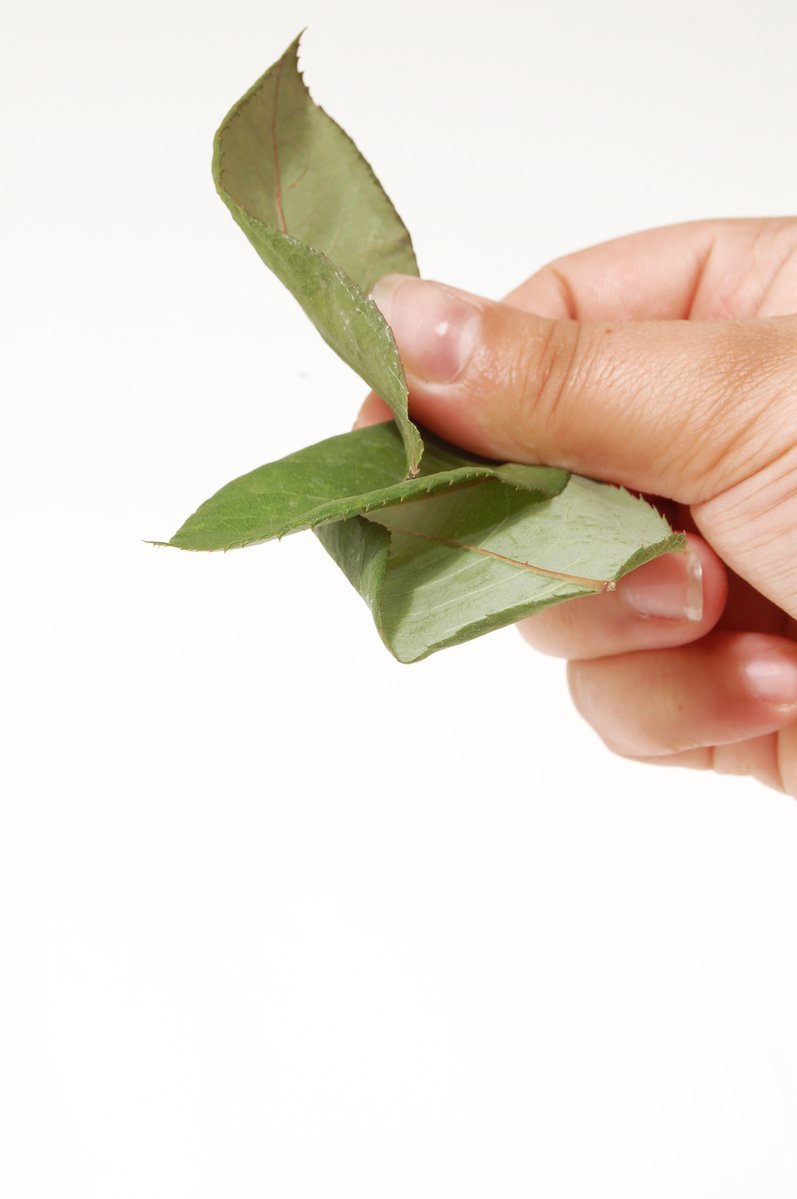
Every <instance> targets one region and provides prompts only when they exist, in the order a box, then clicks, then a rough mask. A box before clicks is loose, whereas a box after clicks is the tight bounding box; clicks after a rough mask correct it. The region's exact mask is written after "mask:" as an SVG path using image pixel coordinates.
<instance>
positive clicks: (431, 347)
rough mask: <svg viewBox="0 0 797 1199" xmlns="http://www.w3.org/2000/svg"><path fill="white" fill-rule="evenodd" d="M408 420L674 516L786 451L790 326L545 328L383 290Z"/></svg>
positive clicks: (415, 286) (491, 308)
mask: <svg viewBox="0 0 797 1199" xmlns="http://www.w3.org/2000/svg"><path fill="white" fill-rule="evenodd" d="M371 294H372V299H373V300H374V302H375V303H376V304H377V306H378V307H379V308H380V310H381V311H382V313H383V315H384V317H385V319H386V320H387V322H388V324H390V326H391V327H392V329H393V333H394V336H395V338H396V344H397V346H398V350H399V354H400V356H401V360H402V362H403V364H404V368H405V372H406V375H407V383H408V385H409V389H410V406H411V411H412V414H413V416H414V417H415V419H417V420H418V421H419V422H420V424H422V425H424V426H425V427H426V428H428V429H430V430H431V431H432V432H433V433H436V434H437V435H438V436H441V437H444V438H445V439H446V440H448V441H451V442H454V443H455V444H457V445H460V446H463V447H464V448H466V449H469V450H471V451H472V452H474V453H477V454H483V455H485V456H487V457H490V458H499V459H501V460H505V461H506V460H512V461H520V462H544V463H549V464H551V465H556V466H563V467H567V468H568V469H570V470H573V471H576V472H577V473H579V474H585V475H589V476H591V477H592V478H598V479H605V480H607V481H609V482H614V483H622V484H624V485H625V486H627V487H631V488H634V489H636V490H639V491H646V492H650V493H654V494H657V495H664V496H668V497H670V498H671V499H675V500H678V501H679V502H681V503H686V504H693V503H698V502H700V501H703V500H708V499H710V498H712V497H713V496H716V495H718V494H719V493H720V492H722V491H724V490H726V489H727V488H729V487H731V486H733V485H734V484H736V483H738V482H740V481H741V480H742V479H745V478H749V477H750V476H751V475H752V474H754V473H756V472H757V471H759V470H761V469H763V468H764V467H765V466H766V465H767V464H768V463H770V462H773V461H774V460H775V459H776V458H778V457H779V456H780V455H782V454H783V453H784V452H785V451H786V449H787V448H788V447H789V446H793V445H794V443H795V441H797V419H796V418H795V415H794V412H793V409H794V403H793V390H794V385H793V379H794V377H795V366H796V365H797V318H795V317H779V318H773V319H766V320H754V321H625V322H624V321H610V322H600V323H599V322H592V323H590V322H577V321H553V320H547V319H545V318H543V317H538V316H534V315H532V314H529V313H527V312H522V311H520V310H519V309H517V308H513V307H512V306H511V305H509V304H498V303H494V302H492V301H489V300H485V299H481V298H480V297H477V296H473V295H470V294H468V293H467V292H463V291H458V290H456V289H454V288H449V287H445V286H443V285H441V284H439V283H432V282H428V281H426V280H420V279H415V278H411V277H407V276H403V275H388V276H385V277H384V278H383V279H380V280H379V282H378V283H377V284H376V286H375V287H374V289H373V291H372V293H371Z"/></svg>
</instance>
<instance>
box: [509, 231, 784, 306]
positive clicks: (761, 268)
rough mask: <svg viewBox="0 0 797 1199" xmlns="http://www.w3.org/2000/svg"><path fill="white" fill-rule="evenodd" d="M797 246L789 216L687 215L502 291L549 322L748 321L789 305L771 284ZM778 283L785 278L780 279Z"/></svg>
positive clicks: (602, 246)
mask: <svg viewBox="0 0 797 1199" xmlns="http://www.w3.org/2000/svg"><path fill="white" fill-rule="evenodd" d="M795 250H797V222H795V221H794V220H793V219H791V218H773V217H766V218H750V219H733V220H708V221H690V222H687V223H685V224H681V225H669V226H666V227H664V228H661V229H648V230H646V231H644V232H641V233H632V234H630V235H629V236H626V237H620V238H617V239H615V240H613V241H608V242H603V243H602V244H600V245H597V246H591V247H590V248H589V249H586V250H580V251H578V252H576V253H574V254H567V255H566V256H565V257H563V258H558V259H556V260H555V261H554V262H551V263H549V264H548V265H547V266H544V267H543V268H542V270H540V271H537V273H536V274H534V275H532V277H531V278H530V279H527V280H526V282H525V283H521V285H520V286H519V287H516V288H515V289H514V290H513V291H511V292H510V293H509V295H508V296H506V297H505V301H504V302H505V303H507V304H512V305H513V306H514V307H516V308H520V309H522V310H523V311H525V312H534V313H536V314H537V315H539V316H545V317H549V318H551V319H553V320H562V319H567V320H578V321H618V320H623V321H627V320H688V319H690V318H691V319H699V320H723V319H733V320H747V319H750V318H753V317H761V316H771V315H778V311H779V312H780V313H781V314H782V313H784V312H791V311H793V304H794V280H793V279H792V280H791V283H790V291H791V296H790V297H789V298H790V301H791V302H790V304H787V305H786V306H785V307H784V305H783V301H782V300H781V298H780V294H779V289H775V290H774V291H773V288H772V287H771V285H772V284H773V283H774V282H775V280H776V279H777V277H778V272H779V271H780V270H781V268H782V267H783V264H784V260H785V259H786V258H787V257H788V255H789V254H790V253H793V252H794V251H795ZM782 282H783V283H785V282H786V281H785V280H783V281H782Z"/></svg>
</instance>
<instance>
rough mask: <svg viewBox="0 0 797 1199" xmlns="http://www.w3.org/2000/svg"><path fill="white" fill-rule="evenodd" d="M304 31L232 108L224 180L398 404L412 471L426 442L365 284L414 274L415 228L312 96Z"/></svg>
mask: <svg viewBox="0 0 797 1199" xmlns="http://www.w3.org/2000/svg"><path fill="white" fill-rule="evenodd" d="M298 49H299V38H297V39H296V40H295V41H294V42H293V43H292V44H291V45H290V46H289V47H288V49H287V50H286V52H285V54H283V56H282V58H280V59H279V61H278V62H276V63H275V64H274V65H273V66H272V67H270V68H269V69H268V71H266V73H265V75H263V76H262V78H260V79H259V80H258V81H257V83H255V84H254V86H253V87H252V88H250V90H249V91H248V92H247V93H246V95H245V96H243V97H242V99H241V100H239V101H238V103H237V104H236V105H235V106H234V107H233V108H232V109H231V111H230V112H229V113H228V114H227V116H226V117H225V119H224V121H223V122H222V124H221V126H220V128H219V130H218V132H217V134H216V138H215V142H214V155H213V177H214V179H215V182H216V187H217V189H218V191H219V194H220V195H221V197H222V199H223V200H224V202H225V204H226V205H227V207H228V208H229V209H230V212H231V213H232V215H233V217H234V218H235V220H236V221H237V222H238V224H239V225H240V226H241V228H242V229H243V231H244V233H245V234H246V236H247V237H248V238H249V240H250V241H251V243H252V245H253V246H254V247H255V249H256V250H257V252H258V254H259V255H260V257H261V258H262V259H263V261H264V262H265V263H266V265H267V266H269V267H270V268H271V270H273V271H274V272H275V274H276V275H277V276H278V277H279V279H280V280H281V281H282V282H283V283H284V284H285V286H286V287H287V288H288V289H289V290H290V291H291V292H292V293H293V295H294V296H295V297H296V299H297V300H298V301H299V303H300V304H301V306H302V308H303V309H304V310H305V312H306V313H307V315H308V316H309V317H310V319H311V320H312V322H313V324H314V325H315V326H316V328H317V329H318V330H319V332H320V333H321V335H322V337H323V338H324V339H325V341H327V343H328V344H329V345H330V346H331V347H332V348H333V349H334V350H335V351H336V352H337V353H338V354H339V355H340V357H341V358H342V359H343V360H344V362H346V363H348V365H349V366H351V367H352V368H353V369H354V370H355V371H356V372H357V374H358V375H359V376H360V377H361V378H362V379H364V380H365V382H366V383H367V384H368V386H369V387H371V388H373V390H374V391H376V392H377V393H378V394H379V395H380V396H381V397H382V398H383V399H384V400H385V401H386V403H387V404H388V405H389V406H390V408H391V410H392V412H393V414H394V416H395V418H396V421H397V423H398V425H399V428H400V430H401V435H402V438H403V441H404V446H405V450H406V455H407V464H408V469H409V473H410V474H414V473H415V472H416V471H417V468H418V464H419V462H420V456H421V453H422V452H423V444H422V441H421V437H420V434H419V433H418V430H417V428H416V427H415V425H414V424H413V423H412V421H411V420H410V419H409V416H408V413H407V384H406V381H405V379H404V371H403V368H402V366H401V361H400V359H399V356H398V351H397V350H396V344H395V341H394V339H393V334H392V333H391V331H390V328H389V326H388V325H387V324H386V322H385V320H384V318H383V317H382V314H381V313H380V312H379V310H378V308H377V307H376V305H375V304H373V303H372V302H371V301H370V300H369V299H368V298H367V296H366V294H365V293H366V292H367V291H368V289H369V288H370V287H371V285H372V284H373V283H374V282H375V281H376V280H377V279H378V278H379V276H380V275H383V274H386V273H388V272H391V271H396V272H399V273H402V274H411V275H417V274H418V266H417V263H416V261H415V255H414V253H413V249H412V243H411V241H410V236H409V233H408V232H407V230H406V228H405V226H404V224H403V223H402V221H401V219H400V217H399V216H398V213H397V212H396V210H395V209H394V207H393V205H392V204H391V202H390V200H389V199H388V198H387V196H386V195H385V193H384V191H383V190H382V188H381V186H380V185H379V183H378V181H377V179H376V177H375V175H374V173H373V171H372V170H371V168H370V166H369V165H368V163H367V162H366V161H365V159H364V158H363V157H362V155H361V154H360V152H359V151H358V149H357V148H356V146H355V145H354V143H353V142H352V141H351V139H350V138H349V137H348V135H347V134H346V133H344V132H343V130H342V129H341V128H340V126H339V125H337V124H336V123H335V121H333V120H332V119H331V118H330V117H329V116H327V114H326V113H325V112H324V111H323V109H321V108H318V107H317V106H316V105H315V104H314V103H313V101H312V99H311V98H310V93H309V92H308V91H307V88H306V87H305V85H304V81H303V80H302V77H301V74H300V73H299V69H298V61H297V60H298Z"/></svg>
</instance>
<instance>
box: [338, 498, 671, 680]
mask: <svg viewBox="0 0 797 1199" xmlns="http://www.w3.org/2000/svg"><path fill="white" fill-rule="evenodd" d="M408 515H411V519H412V522H413V527H414V529H415V530H416V531H418V530H420V531H421V532H423V531H424V530H426V531H427V532H433V533H434V534H435V535H436V536H441V537H444V538H445V537H451V538H453V539H454V540H456V541H459V542H465V543H468V544H471V545H487V546H488V547H489V548H492V549H494V550H497V551H498V552H499V553H502V554H505V555H507V556H508V557H511V558H513V559H516V560H518V561H523V560H525V561H527V562H529V563H532V564H536V565H537V566H542V567H548V568H551V569H553V570H556V571H561V572H563V573H566V574H568V575H572V576H582V577H584V576H586V577H589V578H592V579H606V580H610V581H616V580H617V579H619V578H621V577H622V575H623V574H624V573H626V572H627V571H628V570H629V569H632V568H635V567H636V566H639V565H642V563H643V562H645V561H649V560H650V559H651V558H653V557H657V556H659V555H660V554H663V553H669V552H673V551H676V550H679V549H682V548H683V547H684V546H685V539H684V537H683V535H682V534H677V533H673V532H672V530H671V529H670V528H669V526H668V525H667V523H666V521H665V520H664V518H663V517H662V516H661V515H660V514H659V513H658V512H657V511H656V510H655V509H654V508H652V507H651V506H650V505H649V504H646V503H645V501H643V500H640V499H637V498H636V497H634V496H632V495H630V494H629V493H628V492H626V491H623V490H622V489H621V488H616V487H612V486H611V485H610V484H605V483H595V482H593V481H592V480H589V479H582V478H580V477H579V476H571V477H570V480H569V482H568V484H567V486H566V487H565V488H564V489H563V491H562V492H560V494H559V495H557V496H555V497H554V498H552V499H550V500H546V501H544V502H541V503H534V502H533V500H532V501H530V499H529V498H527V497H526V496H525V495H524V493H523V492H522V491H520V490H518V489H517V488H512V487H510V486H509V485H507V484H505V483H502V482H501V481H500V480H498V479H494V480H490V481H488V482H486V483H484V484H483V485H482V486H481V487H480V488H479V491H478V496H476V495H473V494H470V493H466V492H458V493H456V494H455V495H440V496H436V497H431V498H429V499H428V500H426V501H423V502H419V503H418V504H414V505H412V506H411V507H408V508H404V509H402V508H391V509H385V510H382V511H380V512H379V513H372V514H371V515H370V516H368V517H367V518H366V517H360V518H359V519H361V520H363V519H368V520H370V521H372V522H374V523H377V522H378V523H380V524H382V525H383V526H384V527H385V528H387V529H388V530H389V531H390V532H391V542H390V554H389V559H388V564H387V567H386V570H385V574H384V579H383V585H382V587H381V589H380V591H379V594H378V596H376V597H374V598H373V599H372V602H371V607H372V611H373V612H374V618H375V621H376V624H377V627H378V628H379V630H380V634H381V636H382V639H383V640H384V642H385V644H386V645H387V647H388V649H390V651H391V653H393V654H394V656H395V657H396V658H398V660H399V661H401V662H417V661H420V660H421V659H422V658H425V657H428V656H429V654H432V653H435V652H436V651H438V650H440V649H445V648H448V647H449V646H452V645H458V644H461V643H462V642H464V641H468V640H470V639H471V638H473V637H477V636H480V635H481V634H483V633H486V632H490V631H491V630H493V629H497V628H501V627H503V626H505V625H507V624H511V623H513V622H515V621H517V620H520V619H522V618H523V617H525V616H529V615H532V614H533V613H534V612H537V611H541V610H542V609H543V608H546V607H549V606H551V605H552V604H555V603H561V602H563V601H565V600H570V599H576V598H579V597H581V596H587V595H589V594H592V593H593V590H594V589H591V588H587V587H585V586H583V585H580V584H579V583H577V582H567V581H563V580H561V579H555V578H546V577H544V576H540V575H536V574H535V573H534V572H529V571H523V570H517V569H513V567H512V566H510V565H508V564H506V563H501V562H497V561H496V560H495V559H492V558H490V557H483V556H482V555H480V554H474V553H468V551H467V550H466V549H456V548H453V547H451V546H447V545H445V544H441V543H440V542H435V541H434V540H429V541H428V542H426V543H424V542H423V541H422V540H419V539H418V538H416V537H415V536H414V535H402V533H401V531H400V530H401V527H402V524H403V523H404V522H406V520H407V517H408ZM347 523H348V522H347ZM329 528H330V526H326V527H324V528H320V529H316V530H315V532H316V536H317V537H318V538H319V540H320V541H321V542H322V544H325V545H326V541H327V538H328V536H329V533H328V530H329ZM343 530H345V525H344V526H342V528H341V529H338V530H337V531H336V534H335V536H336V554H335V556H336V560H337V561H338V562H339V564H340V562H341V558H345V543H344V540H343V539H344V537H345V532H344V531H343ZM344 569H345V566H344Z"/></svg>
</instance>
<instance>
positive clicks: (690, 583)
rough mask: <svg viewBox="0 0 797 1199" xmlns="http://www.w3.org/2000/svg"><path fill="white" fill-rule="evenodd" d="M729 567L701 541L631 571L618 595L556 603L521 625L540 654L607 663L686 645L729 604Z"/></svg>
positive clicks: (691, 540)
mask: <svg viewBox="0 0 797 1199" xmlns="http://www.w3.org/2000/svg"><path fill="white" fill-rule="evenodd" d="M726 593H727V579H726V572H725V568H724V566H723V565H722V563H721V562H720V560H719V558H718V557H717V556H716V554H715V553H714V552H713V550H712V549H711V548H710V547H709V546H708V545H707V544H706V543H705V541H703V540H702V538H700V537H693V536H690V538H689V550H688V551H687V553H679V554H667V555H666V556H665V557H663V558H657V559H656V560H655V561H654V562H649V563H647V565H645V566H641V567H640V568H639V569H638V570H635V571H632V572H631V574H629V575H626V576H625V578H623V579H621V580H620V582H619V583H618V585H617V588H616V590H615V591H611V592H605V593H603V594H601V595H595V596H590V597H588V598H585V599H583V600H577V601H574V602H573V603H567V604H557V605H556V606H555V607H553V608H548V609H546V610H545V611H543V612H539V613H537V615H535V616H531V617H529V618H528V619H527V620H524V621H522V622H521V623H520V625H519V626H518V627H519V629H520V631H521V633H522V634H523V636H524V637H525V638H526V640H527V641H528V642H529V643H530V644H531V645H533V646H534V648H535V649H537V650H540V651H542V652H543V653H546V654H553V655H555V656H557V657H562V658H602V657H605V656H607V655H610V654H626V653H630V652H632V651H637V650H644V649H662V648H665V647H668V646H676V645H685V644H688V643H689V642H691V641H696V640H697V639H698V638H699V637H703V636H705V634H706V633H708V632H709V631H710V630H711V629H712V628H713V627H714V625H715V624H716V623H717V621H718V620H719V619H720V617H721V615H722V612H723V608H724V606H725V597H726Z"/></svg>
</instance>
